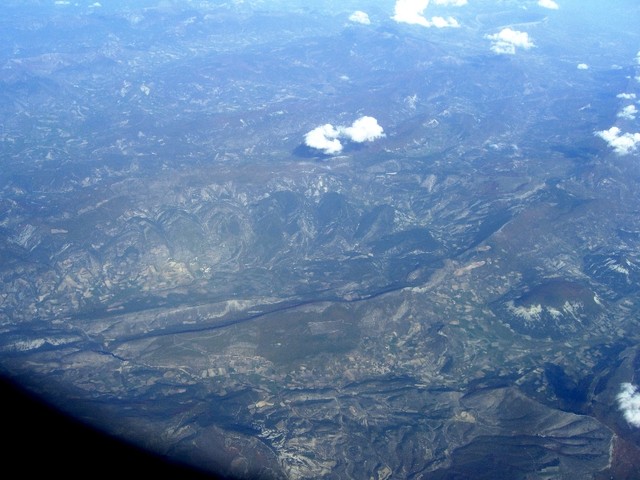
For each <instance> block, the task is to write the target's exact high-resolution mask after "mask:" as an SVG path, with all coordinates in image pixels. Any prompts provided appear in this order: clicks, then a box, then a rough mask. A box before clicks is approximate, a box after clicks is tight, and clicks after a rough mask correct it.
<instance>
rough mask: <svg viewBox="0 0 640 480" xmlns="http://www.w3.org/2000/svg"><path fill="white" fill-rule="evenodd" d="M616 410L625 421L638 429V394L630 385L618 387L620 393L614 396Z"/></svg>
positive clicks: (624, 384) (639, 422)
mask: <svg viewBox="0 0 640 480" xmlns="http://www.w3.org/2000/svg"><path fill="white" fill-rule="evenodd" d="M616 400H618V408H619V409H620V410H621V411H622V414H623V415H624V418H625V420H626V421H627V422H628V423H630V424H631V425H633V426H634V427H640V393H638V389H637V388H636V387H635V386H633V385H631V384H630V383H623V384H622V385H620V393H618V395H617V396H616Z"/></svg>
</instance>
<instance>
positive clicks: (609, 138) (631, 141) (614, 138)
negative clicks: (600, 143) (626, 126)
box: [595, 127, 640, 155]
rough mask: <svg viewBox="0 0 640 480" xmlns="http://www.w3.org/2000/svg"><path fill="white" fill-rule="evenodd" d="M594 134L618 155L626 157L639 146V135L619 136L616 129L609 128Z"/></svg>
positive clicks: (625, 134)
mask: <svg viewBox="0 0 640 480" xmlns="http://www.w3.org/2000/svg"><path fill="white" fill-rule="evenodd" d="M595 134H596V135H597V136H598V137H600V138H602V139H603V140H604V141H605V142H607V143H608V144H609V146H610V147H611V148H613V150H614V152H616V153H617V154H618V155H628V154H629V153H631V152H634V151H635V150H636V149H637V148H638V145H640V133H623V134H620V129H619V128H618V127H611V128H610V129H609V130H602V131H599V132H596V133H595Z"/></svg>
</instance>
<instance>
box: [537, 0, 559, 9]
mask: <svg viewBox="0 0 640 480" xmlns="http://www.w3.org/2000/svg"><path fill="white" fill-rule="evenodd" d="M538 5H540V6H541V7H544V8H549V9H551V10H558V9H559V8H560V6H559V5H558V4H557V3H556V2H554V1H553V0H538Z"/></svg>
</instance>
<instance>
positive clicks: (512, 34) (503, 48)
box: [485, 28, 535, 55]
mask: <svg viewBox="0 0 640 480" xmlns="http://www.w3.org/2000/svg"><path fill="white" fill-rule="evenodd" d="M485 38H488V39H489V40H491V41H492V42H493V45H491V50H493V51H494V52H495V53H500V54H508V55H513V54H514V53H516V48H524V49H525V50H528V49H530V48H531V47H534V46H535V45H534V44H533V42H532V41H531V40H530V39H529V34H528V33H527V32H519V31H518V30H512V29H510V28H503V29H502V30H500V32H499V33H494V34H493V35H485Z"/></svg>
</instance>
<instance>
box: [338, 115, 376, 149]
mask: <svg viewBox="0 0 640 480" xmlns="http://www.w3.org/2000/svg"><path fill="white" fill-rule="evenodd" d="M341 132H342V133H343V134H344V135H345V136H346V137H347V138H349V139H350V140H351V141H352V142H356V143H362V142H370V141H372V140H376V139H378V138H380V137H384V131H383V130H382V127H381V126H380V125H378V121H377V120H376V119H375V118H373V117H368V116H364V117H360V118H359V119H357V120H356V121H355V122H353V124H352V125H351V126H350V127H346V128H343V129H342V130H341Z"/></svg>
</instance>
